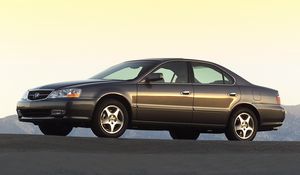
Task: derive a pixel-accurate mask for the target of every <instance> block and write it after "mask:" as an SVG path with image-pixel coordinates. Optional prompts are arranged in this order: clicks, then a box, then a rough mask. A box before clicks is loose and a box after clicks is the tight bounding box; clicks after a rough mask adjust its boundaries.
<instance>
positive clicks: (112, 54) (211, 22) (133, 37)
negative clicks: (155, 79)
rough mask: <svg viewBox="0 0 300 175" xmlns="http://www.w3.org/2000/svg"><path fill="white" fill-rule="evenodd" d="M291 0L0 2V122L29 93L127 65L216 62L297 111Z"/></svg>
mask: <svg viewBox="0 0 300 175" xmlns="http://www.w3.org/2000/svg"><path fill="white" fill-rule="evenodd" d="M299 17H300V1H298V0H251V1H246V0H226V1H224V0H210V1H207V0H111V1H107V0H103V1H102V0H94V1H93V0H84V1H83V0H43V1H41V0H9V1H7V0H0V80H1V85H0V92H1V93H0V99H1V101H0V117H4V116H7V115H11V114H15V113H16V112H15V107H16V103H17V101H18V100H19V99H20V98H21V96H22V95H23V93H24V92H25V91H26V90H27V89H30V88H34V87H37V86H40V85H45V84H49V83H54V82H62V81H70V80H81V79H86V78H89V77H91V76H93V75H95V74H97V73H98V72H101V71H103V70H104V69H106V68H107V67H109V66H111V65H114V64H117V63H119V62H123V61H126V60H131V59H141V58H154V57H155V58H158V57H170V58H173V57H176V58H178V57H180V58H193V59H201V60H207V61H212V62H216V63H219V64H221V65H223V66H225V67H227V68H229V69H231V70H233V71H234V72H236V73H238V74H239V75H241V76H242V77H244V78H246V79H247V80H249V81H250V82H252V83H254V84H258V85H262V86H267V87H271V88H274V89H277V90H279V93H280V95H281V99H282V103H283V104H285V105H295V104H300V95H299V93H298V92H299V90H300V82H299V80H300V78H299V76H300V64H299V63H300V61H299V60H300V32H299V31H300V20H299Z"/></svg>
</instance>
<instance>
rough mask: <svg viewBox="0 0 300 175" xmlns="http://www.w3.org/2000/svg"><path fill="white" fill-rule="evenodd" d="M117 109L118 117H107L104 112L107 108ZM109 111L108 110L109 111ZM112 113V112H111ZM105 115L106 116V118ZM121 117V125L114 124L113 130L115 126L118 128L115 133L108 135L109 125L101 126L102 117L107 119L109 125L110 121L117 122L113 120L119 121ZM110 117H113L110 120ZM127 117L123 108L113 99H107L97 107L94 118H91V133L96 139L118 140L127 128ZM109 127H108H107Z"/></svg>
mask: <svg viewBox="0 0 300 175" xmlns="http://www.w3.org/2000/svg"><path fill="white" fill-rule="evenodd" d="M110 106H111V107H112V108H113V107H117V108H119V110H120V112H119V115H118V116H115V115H114V114H113V115H110V116H108V115H107V113H106V112H105V109H109V107H110ZM109 110H110V109H109ZM112 112H113V111H112ZM106 115H107V116H106ZM121 115H123V118H122V120H123V122H122V123H123V124H115V125H114V128H115V127H116V126H117V127H119V128H118V129H117V131H116V132H115V133H109V131H108V130H109V129H111V128H112V127H111V125H110V124H102V120H104V117H107V118H108V120H109V123H110V121H111V120H114V121H112V122H117V121H115V120H119V121H120V118H121ZM110 117H113V119H111V118H110ZM101 119H102V120H101ZM128 122H129V117H128V111H127V110H126V108H125V106H124V105H123V104H122V103H121V102H119V101H118V100H115V99H107V100H105V101H103V102H102V103H101V104H100V105H98V106H97V109H96V112H95V116H94V117H93V121H92V127H91V129H92V131H93V133H94V134H95V135H96V136H98V137H108V138H118V137H120V136H122V135H123V134H124V132H125V131H126V129H127V127H128ZM108 125H109V126H108Z"/></svg>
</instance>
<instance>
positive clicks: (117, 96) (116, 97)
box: [93, 93, 133, 126]
mask: <svg viewBox="0 0 300 175" xmlns="http://www.w3.org/2000/svg"><path fill="white" fill-rule="evenodd" d="M107 99H114V100H117V101H119V102H121V103H122V104H123V105H124V107H125V108H126V110H127V112H128V118H129V121H128V125H129V126H131V120H132V115H133V111H132V108H131V104H130V102H129V100H128V99H127V98H126V97H125V96H123V95H121V94H119V93H109V94H104V95H102V96H101V97H100V98H99V99H98V101H97V102H96V105H95V108H94V111H93V117H94V116H95V115H96V111H97V108H98V107H99V106H100V105H101V103H103V102H104V101H105V100H107Z"/></svg>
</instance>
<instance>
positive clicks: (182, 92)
mask: <svg viewBox="0 0 300 175" xmlns="http://www.w3.org/2000/svg"><path fill="white" fill-rule="evenodd" d="M190 93H191V92H190V91H181V93H180V94H181V95H190Z"/></svg>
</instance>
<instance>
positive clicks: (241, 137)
mask: <svg viewBox="0 0 300 175" xmlns="http://www.w3.org/2000/svg"><path fill="white" fill-rule="evenodd" d="M257 129H258V122H257V118H256V115H255V114H254V112H253V111H252V110H250V109H248V108H240V109H238V110H236V111H235V112H233V114H232V116H231V118H230V120H229V124H228V126H227V129H226V131H225V135H226V137H227V139H228V140H238V141H252V140H253V139H254V137H255V136H256V133H257Z"/></svg>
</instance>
